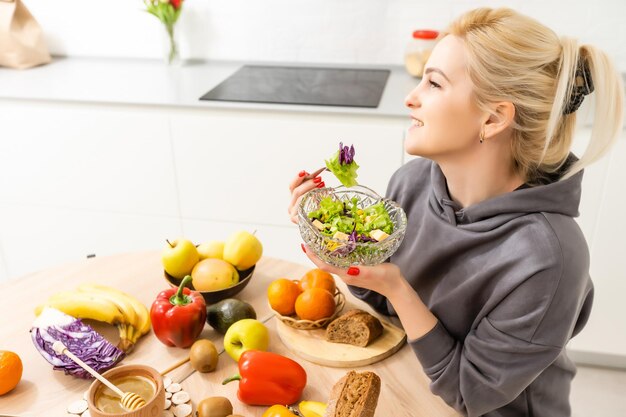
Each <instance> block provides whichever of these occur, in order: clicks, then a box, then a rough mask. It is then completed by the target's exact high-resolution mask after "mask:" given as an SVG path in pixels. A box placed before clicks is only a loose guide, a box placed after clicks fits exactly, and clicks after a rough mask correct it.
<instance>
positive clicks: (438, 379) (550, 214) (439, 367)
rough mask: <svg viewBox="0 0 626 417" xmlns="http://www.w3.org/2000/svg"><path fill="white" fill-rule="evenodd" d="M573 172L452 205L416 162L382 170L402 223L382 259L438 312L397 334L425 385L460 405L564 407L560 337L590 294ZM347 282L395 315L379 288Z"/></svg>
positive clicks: (579, 318) (430, 170)
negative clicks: (432, 320)
mask: <svg viewBox="0 0 626 417" xmlns="http://www.w3.org/2000/svg"><path fill="white" fill-rule="evenodd" d="M572 159H574V157H573V156H572V157H571V158H570V160H569V162H571V160H572ZM581 181H582V172H580V173H578V174H576V175H574V176H573V177H571V178H569V179H567V180H565V181H560V182H551V183H548V184H546V185H539V186H536V187H530V188H528V187H526V188H520V189H518V190H515V191H513V192H510V193H507V194H504V195H500V196H497V197H494V198H491V199H489V200H486V201H483V202H481V203H478V204H475V205H472V206H470V207H467V208H461V207H459V206H458V205H457V204H456V203H455V202H454V201H452V199H451V198H450V196H449V194H448V191H447V186H446V179H445V177H444V175H443V173H442V171H441V169H440V168H439V166H438V165H437V164H436V163H434V162H432V161H430V160H428V159H415V160H413V161H411V162H409V163H407V164H405V165H404V166H403V167H401V168H400V169H399V170H398V171H397V172H396V173H395V174H394V175H393V177H392V179H391V181H390V183H389V188H388V190H387V195H388V197H389V198H391V199H393V200H395V201H397V202H398V203H399V204H400V205H401V206H402V207H403V208H404V210H405V211H406V213H407V217H408V226H407V231H406V236H405V238H404V241H403V243H402V245H401V246H400V248H399V249H398V251H397V252H396V253H395V254H394V255H393V256H392V257H391V262H393V263H394V264H396V265H398V266H399V267H400V269H401V270H402V273H403V275H404V277H405V278H406V279H407V280H408V282H409V283H411V285H412V286H413V288H414V289H415V290H416V292H417V293H418V294H419V296H420V297H421V299H422V300H423V301H424V303H425V304H426V305H427V306H428V307H429V308H430V310H431V311H432V312H433V314H434V315H435V316H437V318H438V319H439V322H438V324H437V326H435V328H434V329H433V330H431V331H430V332H429V333H428V334H426V335H424V336H423V337H421V338H419V339H417V340H410V341H409V343H410V345H411V347H412V348H413V350H414V352H415V354H416V355H417V358H418V359H419V361H420V363H421V365H422V366H423V368H424V371H425V372H426V374H427V375H428V376H429V377H430V379H431V381H432V383H431V390H432V391H433V392H434V393H435V394H437V395H439V396H441V397H442V398H443V399H444V400H445V401H446V402H447V403H448V404H450V405H451V406H452V407H454V408H455V409H457V410H458V411H459V412H461V413H462V414H464V415H468V416H480V415H487V416H516V417H520V416H548V417H561V416H569V415H570V406H569V392H570V383H571V380H572V378H573V377H574V374H575V372H576V369H575V367H574V365H573V363H572V362H571V361H570V359H569V358H568V357H567V355H566V353H565V345H566V344H567V342H568V341H569V340H570V339H571V338H572V336H574V335H576V334H577V333H578V332H580V330H581V329H582V328H583V326H584V325H585V323H586V321H587V318H588V316H589V312H590V309H591V303H592V298H593V286H592V283H591V280H590V278H589V252H588V248H587V244H586V242H585V238H584V236H583V234H582V232H581V230H580V228H579V227H578V225H577V224H576V222H575V221H574V219H573V217H575V216H578V205H579V202H580V193H581V187H580V185H581ZM351 291H352V292H353V293H354V294H355V295H356V296H357V297H359V298H361V299H363V300H365V301H367V302H368V303H370V304H371V305H372V306H374V308H376V309H377V310H378V311H380V312H382V313H384V314H395V312H394V310H393V307H392V306H391V304H389V303H388V302H387V300H386V299H385V298H384V297H382V296H381V295H380V294H377V293H375V292H373V291H367V290H364V289H360V288H354V287H352V288H351Z"/></svg>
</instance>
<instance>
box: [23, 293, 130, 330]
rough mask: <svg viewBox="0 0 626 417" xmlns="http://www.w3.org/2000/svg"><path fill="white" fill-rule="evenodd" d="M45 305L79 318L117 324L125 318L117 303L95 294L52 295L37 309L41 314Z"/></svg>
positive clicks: (37, 313) (36, 311)
mask: <svg viewBox="0 0 626 417" xmlns="http://www.w3.org/2000/svg"><path fill="white" fill-rule="evenodd" d="M44 307H53V308H56V309H57V310H61V311H62V312H64V313H65V314H68V315H70V316H72V317H76V318H79V319H92V320H96V321H103V322H105V323H109V324H113V325H117V324H120V323H123V322H124V320H125V318H124V315H123V314H122V312H121V311H120V310H119V308H118V307H117V305H115V304H114V303H112V302H111V301H109V300H107V299H105V298H102V297H99V296H98V295H95V294H90V293H80V292H78V291H63V292H61V293H57V294H55V295H53V296H52V297H50V298H49V299H48V300H47V301H46V302H45V303H43V304H42V305H40V306H38V307H37V308H36V309H35V314H36V315H39V314H40V313H41V311H42V310H43V308H44Z"/></svg>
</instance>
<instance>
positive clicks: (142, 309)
mask: <svg viewBox="0 0 626 417" xmlns="http://www.w3.org/2000/svg"><path fill="white" fill-rule="evenodd" d="M85 288H93V289H97V290H102V291H106V292H110V293H112V294H114V295H116V296H118V297H124V298H125V299H126V300H127V301H128V302H129V303H130V304H131V305H132V306H133V309H134V310H135V314H136V315H137V319H136V321H135V322H134V323H135V325H134V327H135V328H136V329H137V330H138V333H139V335H138V336H137V338H139V337H140V336H142V335H144V334H146V333H148V331H149V330H150V327H151V325H150V311H148V309H147V308H146V306H145V305H143V304H142V303H141V302H140V301H139V300H137V299H136V298H135V297H132V296H130V295H128V294H126V293H125V292H122V291H120V290H118V289H116V288H112V287H108V286H106V285H102V284H86V286H85Z"/></svg>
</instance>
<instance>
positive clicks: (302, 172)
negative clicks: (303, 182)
mask: <svg viewBox="0 0 626 417" xmlns="http://www.w3.org/2000/svg"><path fill="white" fill-rule="evenodd" d="M305 175H306V172H305V171H300V172H298V176H299V177H304V176H305Z"/></svg>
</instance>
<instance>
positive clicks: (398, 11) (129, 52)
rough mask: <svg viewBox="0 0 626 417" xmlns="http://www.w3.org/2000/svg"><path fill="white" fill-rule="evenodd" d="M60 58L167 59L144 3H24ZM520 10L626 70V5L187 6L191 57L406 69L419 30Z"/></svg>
mask: <svg viewBox="0 0 626 417" xmlns="http://www.w3.org/2000/svg"><path fill="white" fill-rule="evenodd" d="M23 2H24V3H25V4H26V6H27V7H28V8H29V9H30V11H31V12H32V13H33V15H34V16H35V17H36V18H37V20H38V21H39V22H40V24H41V25H42V27H43V28H44V31H45V33H46V39H47V41H48V45H49V48H50V50H51V52H52V53H53V54H56V55H71V56H111V57H143V58H160V57H161V56H162V55H164V52H163V49H162V46H161V43H162V39H161V37H162V33H161V32H162V31H163V29H162V27H161V25H160V23H159V22H158V20H157V19H156V18H154V17H153V16H150V15H148V14H147V13H145V12H143V9H144V6H143V2H142V0H107V1H104V2H103V1H101V0H55V1H50V0H23ZM479 6H489V7H501V6H506V7H511V8H514V9H516V10H518V11H520V12H522V13H525V14H527V15H530V16H532V17H534V18H536V19H538V20H540V21H541V22H543V23H544V24H546V25H548V26H549V27H551V28H552V29H554V30H555V31H556V32H557V33H558V34H559V35H567V36H572V37H576V38H578V39H580V40H581V41H583V42H585V43H592V44H594V45H596V46H599V47H600V48H602V49H604V50H605V51H606V52H607V53H609V54H610V55H611V56H612V57H613V59H614V60H615V62H616V65H617V66H618V68H619V69H620V70H621V71H626V25H624V24H623V23H624V18H626V1H624V0H594V1H571V0H554V1H545V0H507V1H504V0H501V1H497V0H491V1H489V0H479V1H476V0H441V1H432V0H430V1H423V0H263V1H251V0H221V1H220V0H216V1H213V0H212V1H203V0H186V1H185V3H184V7H183V13H182V15H181V18H180V21H179V23H178V27H177V29H178V30H179V31H180V43H181V53H182V55H183V58H201V59H220V60H235V61H286V62H318V63H344V64H353V63H354V64H402V56H403V51H404V47H405V45H406V43H407V41H408V40H409V38H410V35H411V32H412V31H413V30H414V29H416V28H436V29H441V28H443V27H445V26H446V24H447V23H448V22H450V20H452V19H453V18H454V17H456V16H458V15H459V14H461V13H463V12H464V11H466V10H469V9H472V8H475V7H479Z"/></svg>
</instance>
